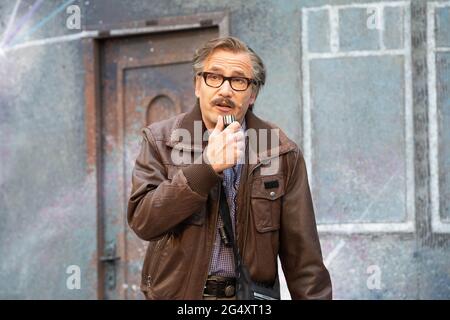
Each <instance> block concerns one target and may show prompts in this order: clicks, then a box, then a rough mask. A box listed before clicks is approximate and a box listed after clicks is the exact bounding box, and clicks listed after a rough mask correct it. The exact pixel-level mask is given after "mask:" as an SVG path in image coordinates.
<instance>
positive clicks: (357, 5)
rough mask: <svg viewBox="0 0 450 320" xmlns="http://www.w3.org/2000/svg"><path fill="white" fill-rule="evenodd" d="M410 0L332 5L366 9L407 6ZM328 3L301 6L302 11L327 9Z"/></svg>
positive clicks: (343, 7)
mask: <svg viewBox="0 0 450 320" xmlns="http://www.w3.org/2000/svg"><path fill="white" fill-rule="evenodd" d="M409 4H410V1H395V2H386V1H381V2H372V3H350V4H342V5H333V7H335V8H337V9H338V10H340V9H349V8H360V9H367V8H370V7H374V6H375V7H376V6H382V7H407V6H409ZM329 7H330V5H324V6H320V7H306V8H303V9H302V10H303V11H307V12H314V11H320V10H328V8H329Z"/></svg>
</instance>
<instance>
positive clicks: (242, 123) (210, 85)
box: [128, 37, 331, 299]
mask: <svg viewBox="0 0 450 320" xmlns="http://www.w3.org/2000/svg"><path fill="white" fill-rule="evenodd" d="M193 68H194V83H195V95H196V96H197V98H198V99H197V104H196V106H195V107H194V108H193V109H192V111H190V112H189V113H185V114H181V115H178V116H176V117H174V118H172V119H169V120H165V121H161V122H158V123H154V124H152V125H150V126H148V127H146V128H145V129H144V130H143V142H142V146H141V151H140V154H139V156H138V158H137V160H136V165H135V168H134V170H133V181H132V191H131V196H130V199H129V203H128V222H129V225H130V226H131V228H132V229H133V230H134V232H136V234H137V235H138V236H139V237H140V238H142V239H144V240H147V241H150V243H149V246H148V249H147V254H146V257H145V261H144V266H143V270H142V282H141V289H142V291H143V292H144V293H145V295H146V297H147V298H148V299H235V298H236V288H235V284H236V280H235V278H236V271H235V261H234V255H233V249H232V247H229V246H227V245H225V243H224V241H223V240H222V239H221V238H222V237H221V236H222V234H221V228H223V226H224V222H223V221H222V218H221V216H220V214H219V209H220V208H219V207H220V206H219V198H220V194H221V192H222V191H221V190H223V191H225V194H226V198H227V202H228V208H229V214H230V216H231V220H232V227H233V228H232V230H233V232H234V237H235V240H236V243H237V247H238V248H239V252H240V255H241V256H242V260H243V263H244V264H245V266H246V267H247V268H248V270H249V272H250V275H251V278H252V280H253V281H255V282H257V283H258V284H261V285H264V286H267V287H273V286H274V285H276V284H277V283H278V272H277V271H278V266H277V257H278V256H279V257H280V261H281V263H282V268H283V271H284V274H285V277H286V280H287V284H288V288H289V291H290V293H291V297H292V298H293V299H330V298H331V281H330V276H329V273H328V271H327V269H326V268H325V266H324V264H323V261H322V254H321V249H320V243H319V239H318V234H317V228H316V223H315V217H314V211H313V204H312V199H311V195H310V190H309V185H308V178H307V173H306V167H305V162H304V159H303V156H302V154H301V152H300V150H299V148H298V147H297V146H296V144H295V143H294V142H292V141H291V140H289V139H288V138H287V137H286V135H285V134H284V133H283V132H281V130H279V129H278V128H276V127H275V126H273V125H271V124H269V123H267V122H264V121H263V120H261V119H259V118H258V117H256V116H255V115H254V114H253V112H252V108H253V105H254V103H255V100H256V97H257V95H258V92H259V89H260V88H261V86H262V85H264V83H265V74H266V72H265V68H264V64H263V62H262V60H261V59H260V58H259V56H258V55H256V54H255V53H254V52H253V51H252V50H251V49H250V48H248V47H247V45H246V44H244V43H243V42H242V41H240V40H239V39H236V38H233V37H225V38H218V39H213V40H210V41H208V42H207V43H206V44H205V45H204V46H203V47H202V48H200V49H198V50H197V51H196V53H195V56H194V60H193ZM280 107H281V106H277V107H275V108H274V112H276V108H280ZM226 115H234V116H235V118H236V121H234V122H233V123H231V124H230V125H229V126H228V127H226V128H224V123H223V117H224V116H226ZM198 129H200V137H199V134H198V131H199V130H198ZM246 130H253V132H256V140H257V141H253V142H251V141H250V139H246V135H245V132H246ZM274 130H275V132H277V133H278V134H277V135H275V134H274ZM263 132H265V133H264V134H263ZM267 132H269V134H267ZM196 133H197V134H196ZM203 133H206V134H205V137H203ZM208 134H209V136H208ZM253 136H255V135H253ZM190 137H193V139H189V138H190ZM274 137H276V138H275V139H274ZM181 138H183V139H181ZM253 140H254V139H253ZM199 160H200V161H199Z"/></svg>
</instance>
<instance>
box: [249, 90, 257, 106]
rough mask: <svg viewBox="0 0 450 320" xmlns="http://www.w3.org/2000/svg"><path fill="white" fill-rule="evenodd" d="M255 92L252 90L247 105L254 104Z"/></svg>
mask: <svg viewBox="0 0 450 320" xmlns="http://www.w3.org/2000/svg"><path fill="white" fill-rule="evenodd" d="M256 95H257V91H256V90H255V89H253V90H252V94H251V95H250V100H249V103H248V104H249V105H253V104H255V101H256Z"/></svg>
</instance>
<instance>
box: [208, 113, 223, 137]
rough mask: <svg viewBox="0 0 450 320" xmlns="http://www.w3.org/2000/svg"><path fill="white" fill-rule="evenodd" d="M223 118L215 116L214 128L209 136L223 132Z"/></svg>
mask: <svg viewBox="0 0 450 320" xmlns="http://www.w3.org/2000/svg"><path fill="white" fill-rule="evenodd" d="M223 127H224V126H223V117H222V116H221V115H218V116H217V122H216V126H215V128H214V130H213V132H212V133H211V134H218V133H220V132H222V131H223Z"/></svg>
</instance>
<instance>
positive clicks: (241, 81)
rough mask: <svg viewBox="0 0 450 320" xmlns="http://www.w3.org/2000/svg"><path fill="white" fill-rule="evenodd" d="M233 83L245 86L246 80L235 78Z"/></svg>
mask: <svg viewBox="0 0 450 320" xmlns="http://www.w3.org/2000/svg"><path fill="white" fill-rule="evenodd" d="M233 81H234V82H235V83H237V84H245V83H246V80H245V79H244V78H233Z"/></svg>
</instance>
